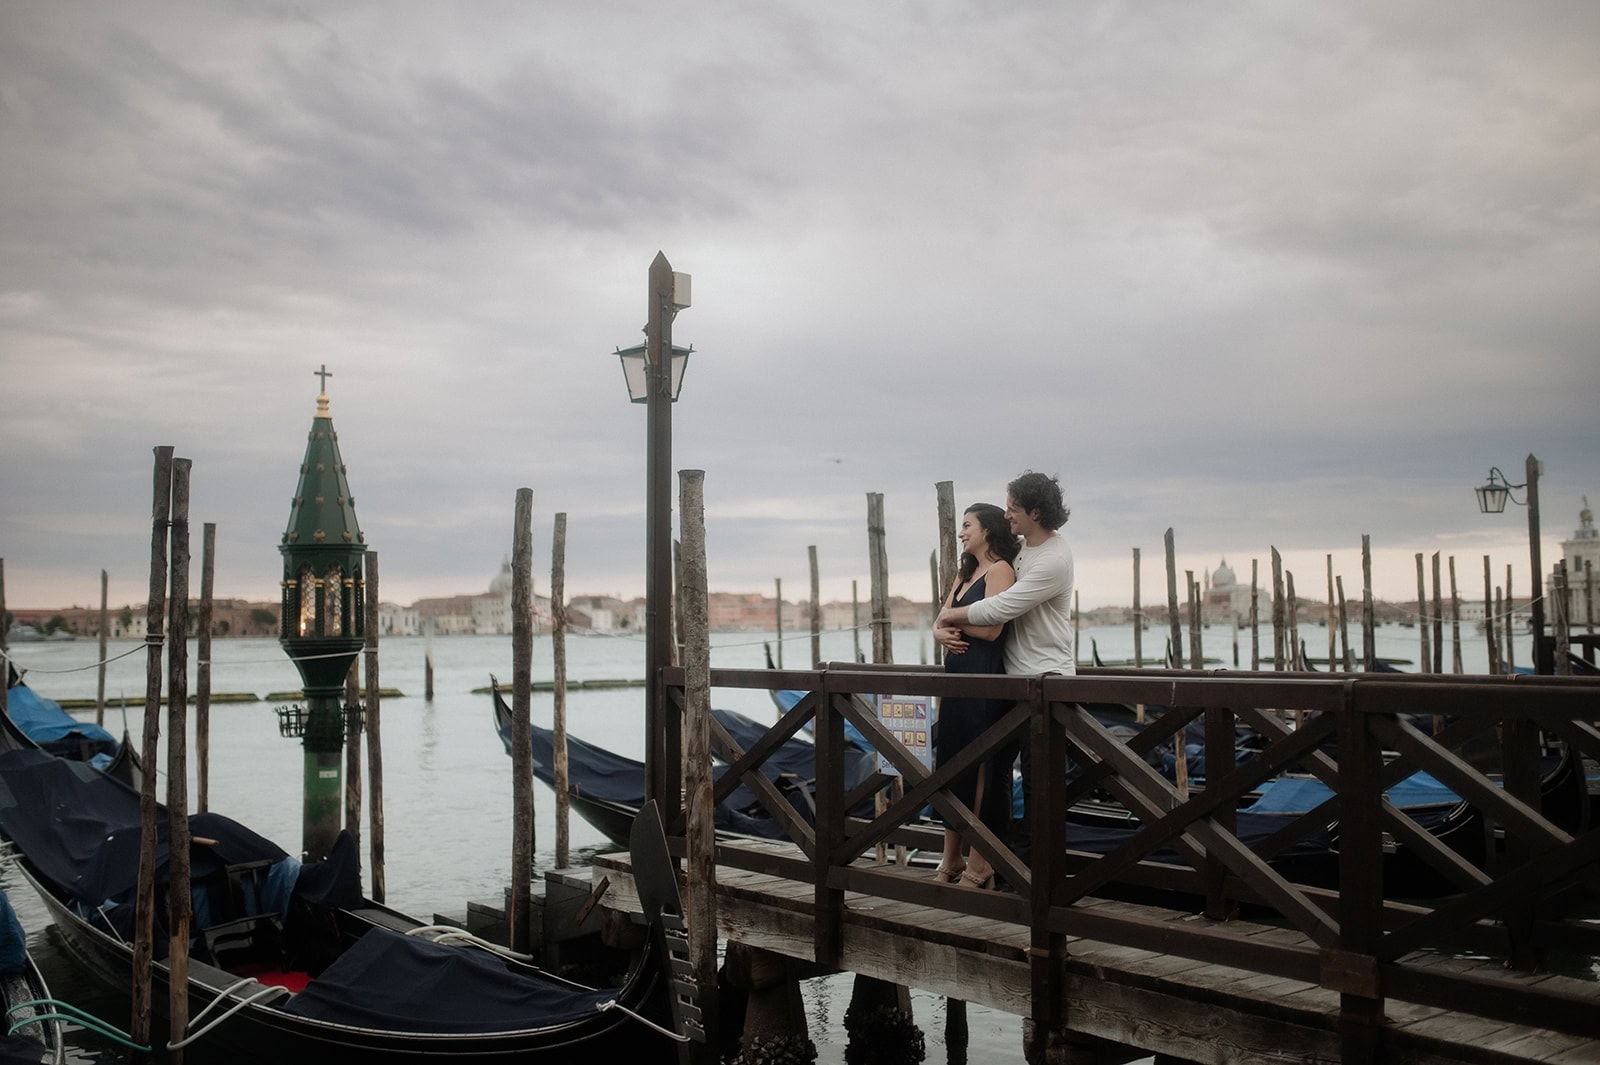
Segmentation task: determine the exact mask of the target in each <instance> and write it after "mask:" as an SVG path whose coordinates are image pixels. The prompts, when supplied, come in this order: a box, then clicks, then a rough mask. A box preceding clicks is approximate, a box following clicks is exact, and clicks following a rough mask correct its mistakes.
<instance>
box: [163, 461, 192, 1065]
mask: <svg viewBox="0 0 1600 1065" xmlns="http://www.w3.org/2000/svg"><path fill="white" fill-rule="evenodd" d="M190 466H191V463H190V460H188V459H173V460H172V591H171V593H170V594H169V596H168V601H169V602H170V604H171V607H170V610H169V613H168V616H167V876H168V879H167V930H168V934H169V939H168V944H167V1020H168V1022H169V1027H170V1028H171V1030H172V1040H173V1042H177V1041H179V1040H181V1039H183V1038H184V1036H186V1035H187V1034H188V1032H189V927H190V925H191V924H192V923H193V920H194V918H193V913H192V908H193V900H192V899H191V898H190V897H189V880H190V873H189V869H190V865H189V755H188V749H187V744H188V742H189V728H188V721H187V718H188V714H189V639H188V630H189V471H190ZM183 1057H184V1055H183V1049H182V1048H181V1047H180V1048H178V1049H176V1050H173V1051H172V1052H171V1054H170V1056H169V1058H168V1060H169V1061H170V1062H172V1063H173V1065H183Z"/></svg>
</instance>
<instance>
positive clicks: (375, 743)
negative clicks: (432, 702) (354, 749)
mask: <svg viewBox="0 0 1600 1065" xmlns="http://www.w3.org/2000/svg"><path fill="white" fill-rule="evenodd" d="M363 562H364V564H365V568H366V573H367V638H366V644H365V650H366V655H367V714H366V718H367V720H366V733H367V776H368V777H369V778H370V780H369V784H370V790H369V792H368V794H367V817H368V823H369V825H370V827H371V830H370V832H369V833H368V839H367V847H368V854H369V855H371V861H370V863H369V864H370V865H371V867H372V901H374V902H382V901H383V900H384V898H385V897H386V896H387V895H388V889H387V885H386V884H385V883H384V877H383V857H384V856H383V720H382V716H381V714H380V712H379V709H378V693H379V692H380V691H382V689H381V688H379V686H378V553H377V552H376V551H368V552H366V555H365V556H364V558H363Z"/></svg>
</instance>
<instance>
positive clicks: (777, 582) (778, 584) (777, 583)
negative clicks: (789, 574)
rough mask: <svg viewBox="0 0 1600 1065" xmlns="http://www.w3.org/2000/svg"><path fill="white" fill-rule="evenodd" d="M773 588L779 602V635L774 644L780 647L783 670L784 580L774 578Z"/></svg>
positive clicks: (779, 663) (779, 657) (774, 595)
mask: <svg viewBox="0 0 1600 1065" xmlns="http://www.w3.org/2000/svg"><path fill="white" fill-rule="evenodd" d="M772 586H773V591H772V595H773V597H774V598H775V599H776V600H777V603H776V606H777V623H778V631H777V635H776V636H775V637H774V638H773V641H772V642H773V643H775V644H777V645H778V668H779V669H782V668H783V578H782V577H774V578H772Z"/></svg>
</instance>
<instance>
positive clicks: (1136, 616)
mask: <svg viewBox="0 0 1600 1065" xmlns="http://www.w3.org/2000/svg"><path fill="white" fill-rule="evenodd" d="M1133 668H1134V669H1143V668H1144V610H1143V609H1141V607H1140V605H1139V549H1138V548H1137V547H1136V548H1134V549H1133Z"/></svg>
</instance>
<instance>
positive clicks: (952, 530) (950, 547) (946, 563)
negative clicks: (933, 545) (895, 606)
mask: <svg viewBox="0 0 1600 1065" xmlns="http://www.w3.org/2000/svg"><path fill="white" fill-rule="evenodd" d="M933 493H934V497H935V499H936V500H937V505H938V515H939V568H938V571H937V573H935V575H934V587H933V615H934V617H938V616H939V607H940V606H941V605H942V604H943V603H944V597H945V593H946V592H947V591H949V590H950V587H951V585H953V584H954V583H955V579H956V570H957V568H958V567H959V566H960V564H961V549H960V547H959V546H957V543H956V486H955V482H954V481H937V482H935V483H934V486H933Z"/></svg>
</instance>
